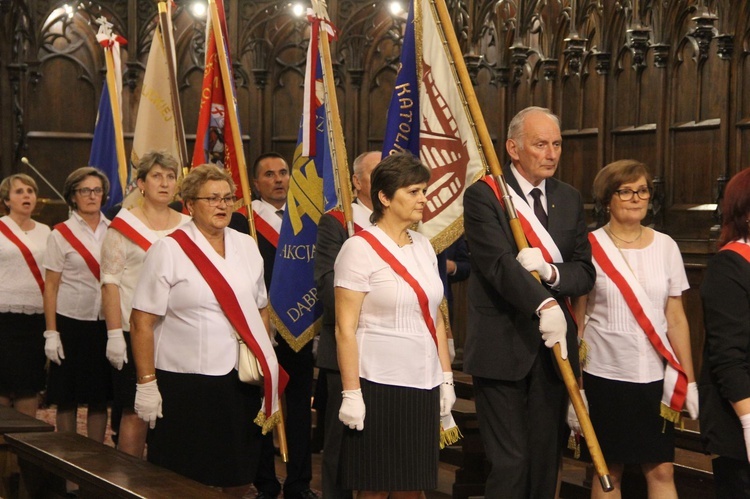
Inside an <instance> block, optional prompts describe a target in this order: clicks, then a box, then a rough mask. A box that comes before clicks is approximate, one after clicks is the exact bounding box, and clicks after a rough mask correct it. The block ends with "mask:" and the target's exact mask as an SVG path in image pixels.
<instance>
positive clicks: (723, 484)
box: [711, 456, 750, 499]
mask: <svg viewBox="0 0 750 499" xmlns="http://www.w3.org/2000/svg"><path fill="white" fill-rule="evenodd" d="M711 467H712V468H713V472H714V487H715V490H716V499H741V498H743V497H745V498H750V464H748V462H747V461H745V460H742V461H740V460H738V459H734V458H731V457H724V456H718V457H715V458H714V459H713V460H712V461H711Z"/></svg>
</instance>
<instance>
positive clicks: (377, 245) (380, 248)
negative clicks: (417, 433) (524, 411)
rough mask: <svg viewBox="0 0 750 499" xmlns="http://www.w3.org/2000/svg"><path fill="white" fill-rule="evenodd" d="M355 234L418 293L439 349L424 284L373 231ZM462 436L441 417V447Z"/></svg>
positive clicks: (450, 417)
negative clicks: (421, 283) (418, 280)
mask: <svg viewBox="0 0 750 499" xmlns="http://www.w3.org/2000/svg"><path fill="white" fill-rule="evenodd" d="M342 215H343V214H342ZM342 219H343V218H342ZM354 235H355V237H361V238H362V239H364V240H365V241H367V243H368V244H369V245H370V246H371V247H372V249H373V250H375V253H377V254H378V256H379V257H380V258H382V259H383V261H384V262H385V263H387V264H388V265H390V267H391V269H393V271H394V272H396V274H398V275H399V277H401V278H402V279H403V280H404V281H406V283H407V284H408V285H409V286H411V288H412V289H413V290H414V293H415V294H416V295H417V300H418V302H419V309H420V310H421V311H422V318H423V319H424V322H425V324H426V325H427V330H428V331H429V332H430V336H432V341H433V342H434V343H435V349H436V350H437V349H438V343H437V329H436V327H435V321H433V320H432V314H431V313H430V300H429V298H428V297H427V293H426V292H425V290H424V288H422V286H421V285H420V284H419V282H417V280H416V279H415V278H414V276H413V275H411V274H410V273H409V271H408V270H407V268H406V267H405V266H404V264H403V263H401V262H400V261H399V259H398V258H397V257H396V255H394V254H393V253H391V252H390V251H389V250H388V248H386V247H385V245H383V243H381V242H380V241H379V240H378V238H377V236H375V235H374V234H373V233H372V232H369V231H359V232H356V233H355V234H354ZM438 313H439V312H438ZM462 436H463V435H461V432H460V431H459V429H458V426H457V425H456V421H455V420H454V419H453V415H452V414H448V415H447V416H445V417H443V418H440V448H441V449H442V448H444V447H445V446H447V445H452V444H453V443H455V442H457V441H458V439H460V438H461V437H462Z"/></svg>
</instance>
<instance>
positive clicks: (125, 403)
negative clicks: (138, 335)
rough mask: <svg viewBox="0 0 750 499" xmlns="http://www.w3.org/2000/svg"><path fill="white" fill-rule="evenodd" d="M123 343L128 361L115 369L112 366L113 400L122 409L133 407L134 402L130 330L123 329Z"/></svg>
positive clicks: (134, 376)
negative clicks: (125, 346) (120, 367)
mask: <svg viewBox="0 0 750 499" xmlns="http://www.w3.org/2000/svg"><path fill="white" fill-rule="evenodd" d="M123 335H124V336H125V344H126V345H127V355H128V361H127V362H126V363H125V364H123V365H122V369H120V370H117V369H115V368H114V367H112V388H113V390H114V402H115V404H117V405H118V406H120V407H121V408H123V409H129V410H131V411H133V410H135V409H133V405H134V404H135V384H136V383H137V380H136V375H135V361H134V360H133V345H132V343H131V341H130V332H129V331H123Z"/></svg>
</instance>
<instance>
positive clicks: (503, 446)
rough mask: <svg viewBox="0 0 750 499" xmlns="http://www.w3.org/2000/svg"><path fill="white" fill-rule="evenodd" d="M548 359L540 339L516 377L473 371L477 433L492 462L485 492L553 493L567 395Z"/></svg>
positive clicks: (531, 496)
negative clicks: (531, 360)
mask: <svg viewBox="0 0 750 499" xmlns="http://www.w3.org/2000/svg"><path fill="white" fill-rule="evenodd" d="M553 362H554V361H553V359H552V357H551V351H550V350H548V349H547V348H546V347H544V345H541V347H540V350H539V354H538V355H537V358H536V361H535V362H534V365H533V366H532V367H531V370H530V371H529V373H528V374H527V375H526V377H525V378H523V379H521V380H519V381H501V380H492V379H486V378H477V377H474V391H475V394H476V406H477V419H478V420H479V433H480V435H481V438H482V443H483V444H484V449H485V452H486V454H487V458H488V459H489V461H490V463H491V465H492V466H491V469H490V474H489V477H488V478H487V484H486V488H485V497H502V498H504V499H514V498H518V499H527V498H528V499H549V498H551V497H554V496H555V487H556V485H557V470H558V466H559V464H560V459H561V454H562V444H563V439H564V436H565V433H566V430H567V426H566V425H565V421H564V414H565V410H566V403H567V401H568V397H567V394H566V391H565V385H564V384H563V382H562V380H561V379H560V378H559V377H558V375H557V373H556V372H555V368H554V366H553Z"/></svg>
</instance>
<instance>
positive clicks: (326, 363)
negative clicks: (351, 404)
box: [315, 151, 381, 499]
mask: <svg viewBox="0 0 750 499" xmlns="http://www.w3.org/2000/svg"><path fill="white" fill-rule="evenodd" d="M380 157H381V154H380V151H370V152H366V153H363V154H360V155H359V156H357V158H356V159H355V160H354V164H353V168H354V175H352V183H353V184H354V188H355V190H356V193H357V200H356V201H355V202H354V203H352V214H353V218H354V224H355V231H356V230H357V229H361V228H365V227H368V226H369V225H370V223H369V217H370V215H371V214H372V199H371V198H370V173H371V172H372V170H373V169H374V168H375V167H376V166H377V164H378V163H379V162H380ZM336 215H338V216H334V214H332V213H327V214H325V215H323V216H322V217H321V218H320V223H319V224H318V240H317V243H316V245H315V283H316V284H317V286H318V296H319V297H320V299H321V301H322V302H323V324H322V327H321V330H320V342H319V344H318V359H317V364H318V367H319V368H320V370H321V373H325V380H326V383H327V385H328V400H327V401H326V410H325V415H326V417H325V442H324V444H323V462H322V473H321V475H322V477H321V478H322V480H323V497H325V498H326V499H329V498H330V499H347V498H351V497H352V492H351V491H350V490H342V489H341V487H339V486H338V485H337V483H336V482H337V474H338V466H339V455H340V453H341V440H342V439H343V437H344V425H343V423H341V421H339V408H340V407H341V390H343V387H342V385H341V373H340V372H339V364H338V359H337V358H336V355H337V353H336V334H335V331H334V329H335V326H336V312H335V303H334V298H333V295H334V292H333V264H334V263H335V262H336V257H337V256H338V254H339V251H340V250H341V246H342V245H343V244H344V242H345V241H346V240H347V238H348V235H347V232H346V228H345V227H344V225H343V224H342V223H341V221H342V220H343V214H340V213H339V214H336Z"/></svg>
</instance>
